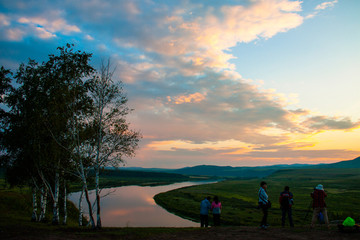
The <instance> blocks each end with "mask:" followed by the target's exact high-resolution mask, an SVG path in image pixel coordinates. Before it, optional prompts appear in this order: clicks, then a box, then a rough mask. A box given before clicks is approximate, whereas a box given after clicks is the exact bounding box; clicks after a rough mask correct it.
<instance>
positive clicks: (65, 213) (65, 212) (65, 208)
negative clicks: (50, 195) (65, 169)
mask: <svg viewBox="0 0 360 240" xmlns="http://www.w3.org/2000/svg"><path fill="white" fill-rule="evenodd" d="M66 201H67V192H66V180H64V219H63V224H64V225H66V222H67V205H66V204H67V202H66Z"/></svg>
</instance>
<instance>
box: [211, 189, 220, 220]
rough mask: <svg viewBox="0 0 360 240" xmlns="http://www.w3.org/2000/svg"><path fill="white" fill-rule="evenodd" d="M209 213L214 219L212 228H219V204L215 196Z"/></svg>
mask: <svg viewBox="0 0 360 240" xmlns="http://www.w3.org/2000/svg"><path fill="white" fill-rule="evenodd" d="M211 211H212V214H213V219H214V226H220V214H221V202H220V201H219V197H218V196H215V197H214V201H213V202H212V204H211Z"/></svg>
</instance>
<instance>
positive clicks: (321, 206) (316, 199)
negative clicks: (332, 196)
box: [311, 184, 329, 228]
mask: <svg viewBox="0 0 360 240" xmlns="http://www.w3.org/2000/svg"><path fill="white" fill-rule="evenodd" d="M311 197H312V198H313V204H312V207H313V209H314V211H313V217H312V220H311V228H314V226H315V223H316V221H317V219H318V216H319V214H320V213H321V214H322V216H323V218H324V222H325V224H326V226H327V228H329V219H328V215H327V211H326V203H325V198H326V197H327V194H326V192H325V191H324V187H323V185H321V184H319V185H317V186H316V187H315V189H314V191H313V192H312V193H311Z"/></svg>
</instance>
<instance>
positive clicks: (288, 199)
mask: <svg viewBox="0 0 360 240" xmlns="http://www.w3.org/2000/svg"><path fill="white" fill-rule="evenodd" d="M293 198H294V197H293V194H292V193H291V192H290V188H289V187H288V186H286V187H285V188H284V191H283V192H282V193H280V197H279V203H280V208H281V213H282V215H281V226H283V227H285V219H286V214H287V215H288V217H289V223H290V227H294V223H293V219H292V209H291V206H292V205H293V201H294V199H293Z"/></svg>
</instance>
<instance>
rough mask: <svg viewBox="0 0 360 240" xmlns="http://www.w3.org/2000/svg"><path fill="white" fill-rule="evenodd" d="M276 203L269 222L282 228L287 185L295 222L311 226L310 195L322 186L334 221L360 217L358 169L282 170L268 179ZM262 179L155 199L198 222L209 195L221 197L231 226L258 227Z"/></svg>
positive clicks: (190, 189)
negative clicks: (281, 202)
mask: <svg viewBox="0 0 360 240" xmlns="http://www.w3.org/2000/svg"><path fill="white" fill-rule="evenodd" d="M264 180H265V181H267V182H268V185H269V188H268V193H269V196H270V200H271V201H272V203H273V208H272V209H271V210H270V214H269V221H270V224H271V225H280V221H281V220H280V209H279V204H278V197H279V194H280V192H281V191H282V189H283V187H284V186H285V185H289V186H290V190H291V191H292V192H293V194H294V196H295V206H294V208H293V210H294V213H293V215H294V220H295V223H297V225H303V224H308V223H309V221H310V218H311V213H310V214H309V216H308V217H307V219H304V218H305V215H306V213H307V211H308V209H309V204H310V203H311V198H310V193H311V192H312V190H313V188H314V187H315V186H316V185H317V184H319V183H321V184H323V185H324V186H325V189H326V191H327V192H328V194H329V197H328V199H327V204H328V210H329V216H330V220H338V219H344V218H345V217H347V216H352V217H353V218H356V220H357V221H359V217H360V204H358V203H359V195H360V185H359V184H358V183H359V182H360V174H359V170H358V169H321V170H320V169H301V170H300V169H293V170H281V171H279V172H277V173H275V174H273V175H271V176H269V177H267V178H266V179H264ZM260 181H261V180H260V179H253V180H239V181H225V182H220V183H216V184H209V185H201V186H194V187H188V188H182V189H178V190H173V191H170V192H167V193H161V194H158V195H156V196H155V200H156V202H157V203H158V204H160V205H161V206H163V207H164V208H165V209H167V210H169V211H170V212H174V213H176V214H178V215H180V216H184V217H188V218H192V219H195V220H198V215H199V204H200V201H201V200H202V199H204V197H205V196H207V195H210V196H214V195H218V196H219V198H220V201H221V202H222V204H223V211H222V221H223V223H224V224H227V225H258V222H259V219H260V218H261V212H260V211H259V210H257V209H256V205H257V192H258V189H259V182H260Z"/></svg>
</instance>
